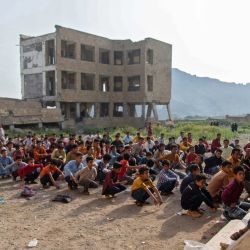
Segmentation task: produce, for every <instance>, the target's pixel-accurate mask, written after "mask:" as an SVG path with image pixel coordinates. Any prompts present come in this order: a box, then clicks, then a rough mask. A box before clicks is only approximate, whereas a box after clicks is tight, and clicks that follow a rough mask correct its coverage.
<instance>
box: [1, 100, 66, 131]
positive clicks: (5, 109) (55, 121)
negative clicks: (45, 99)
mask: <svg viewBox="0 0 250 250" xmlns="http://www.w3.org/2000/svg"><path fill="white" fill-rule="evenodd" d="M63 121H64V120H63V116H62V115H61V110H60V109H57V108H52V109H49V108H43V107H42V105H41V103H40V102H39V101H36V100H28V101H24V100H19V99H11V98H0V124H2V125H3V126H4V127H7V128H9V129H14V128H25V127H37V128H42V127H43V126H45V127H59V128H62V127H63Z"/></svg>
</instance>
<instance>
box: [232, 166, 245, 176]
mask: <svg viewBox="0 0 250 250" xmlns="http://www.w3.org/2000/svg"><path fill="white" fill-rule="evenodd" d="M233 172H234V174H235V175H236V174H238V173H239V172H244V168H243V167H242V166H237V167H235V168H234V170H233Z"/></svg>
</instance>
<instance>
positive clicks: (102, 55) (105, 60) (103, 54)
mask: <svg viewBox="0 0 250 250" xmlns="http://www.w3.org/2000/svg"><path fill="white" fill-rule="evenodd" d="M99 63H102V64H109V63H110V51H109V50H107V49H99Z"/></svg>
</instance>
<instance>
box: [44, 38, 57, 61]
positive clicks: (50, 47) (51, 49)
mask: <svg viewBox="0 0 250 250" xmlns="http://www.w3.org/2000/svg"><path fill="white" fill-rule="evenodd" d="M45 50H46V65H53V64H55V40H48V41H46V43H45Z"/></svg>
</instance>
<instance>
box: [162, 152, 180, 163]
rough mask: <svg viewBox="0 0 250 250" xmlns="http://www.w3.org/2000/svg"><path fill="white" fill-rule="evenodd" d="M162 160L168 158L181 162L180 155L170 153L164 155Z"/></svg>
mask: <svg viewBox="0 0 250 250" xmlns="http://www.w3.org/2000/svg"><path fill="white" fill-rule="evenodd" d="M162 160H168V161H170V163H179V162H180V157H179V155H178V154H174V155H173V154H168V155H164V156H163V157H162Z"/></svg>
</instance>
